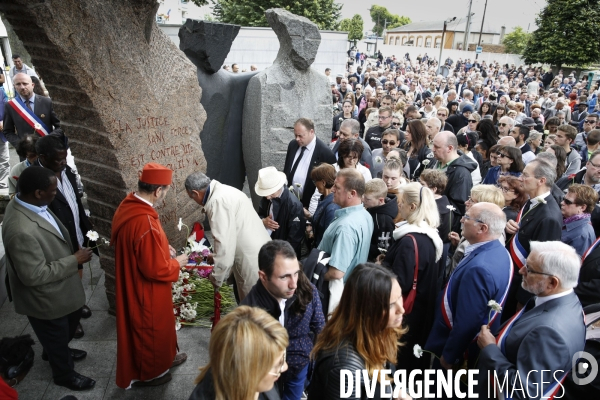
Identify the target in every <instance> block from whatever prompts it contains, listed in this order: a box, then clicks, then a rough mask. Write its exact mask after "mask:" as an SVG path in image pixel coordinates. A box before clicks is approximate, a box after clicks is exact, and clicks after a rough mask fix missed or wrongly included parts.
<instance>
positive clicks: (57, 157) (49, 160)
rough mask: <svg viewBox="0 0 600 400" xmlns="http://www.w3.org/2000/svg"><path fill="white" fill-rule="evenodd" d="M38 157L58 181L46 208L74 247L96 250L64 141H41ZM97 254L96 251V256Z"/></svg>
mask: <svg viewBox="0 0 600 400" xmlns="http://www.w3.org/2000/svg"><path fill="white" fill-rule="evenodd" d="M35 150H36V152H37V154H38V160H37V162H36V165H40V166H42V167H44V168H48V169H50V170H51V171H52V172H54V174H55V175H56V178H57V179H58V191H57V192H56V197H55V198H54V200H53V201H52V202H50V204H49V205H48V208H49V209H50V210H51V211H52V212H53V213H54V214H55V215H56V217H57V218H58V219H59V220H60V222H62V223H63V225H64V226H65V227H66V228H67V230H68V231H69V237H70V239H71V243H72V244H73V247H74V248H76V249H79V248H83V247H95V245H96V243H95V242H89V240H88V238H87V237H86V233H87V232H88V231H90V230H92V224H91V222H90V220H89V218H88V217H87V215H86V214H85V209H84V208H83V203H82V202H81V195H80V194H79V191H78V190H77V181H76V178H75V174H74V173H73V171H72V170H71V168H70V167H69V166H68V165H67V147H66V146H65V143H64V141H63V140H62V139H61V138H60V137H58V136H55V135H47V136H44V137H42V138H40V139H39V140H38V141H37V142H36V144H35ZM97 251H98V250H96V252H97ZM82 271H83V266H82V265H79V275H80V276H82ZM91 315H92V312H91V311H90V309H89V307H88V306H87V305H84V306H83V307H82V314H81V317H82V318H89V317H90V316H91ZM83 334H84V332H83V328H82V327H81V324H79V325H78V327H77V331H76V332H75V338H77V339H79V338H81V337H82V336H83Z"/></svg>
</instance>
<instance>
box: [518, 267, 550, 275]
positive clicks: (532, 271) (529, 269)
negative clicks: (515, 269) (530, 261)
mask: <svg viewBox="0 0 600 400" xmlns="http://www.w3.org/2000/svg"><path fill="white" fill-rule="evenodd" d="M523 268H525V271H527V273H528V274H538V275H546V276H554V275H552V274H547V273H545V272H540V271H534V270H532V269H531V267H530V266H529V265H527V264H525V265H523Z"/></svg>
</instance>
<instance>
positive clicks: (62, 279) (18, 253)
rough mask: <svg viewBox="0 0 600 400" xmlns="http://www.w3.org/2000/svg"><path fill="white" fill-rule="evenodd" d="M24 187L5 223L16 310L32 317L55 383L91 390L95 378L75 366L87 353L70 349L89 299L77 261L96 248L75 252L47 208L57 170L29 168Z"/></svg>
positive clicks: (23, 178) (88, 257) (21, 180)
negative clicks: (84, 373)
mask: <svg viewBox="0 0 600 400" xmlns="http://www.w3.org/2000/svg"><path fill="white" fill-rule="evenodd" d="M19 189H20V191H19V193H18V194H17V195H16V196H15V197H14V199H13V200H12V201H10V202H9V203H8V206H7V207H6V213H5V216H4V221H3V226H2V239H3V242H4V248H5V250H6V259H7V261H8V265H7V266H8V279H9V282H10V289H11V293H12V296H13V301H14V305H15V311H16V312H17V313H18V314H21V315H26V316H27V318H28V319H29V323H30V324H31V327H32V328H33V331H34V332H35V334H36V336H37V338H38V340H39V341H40V343H41V345H42V346H43V348H44V351H43V353H42V359H43V360H46V361H49V362H50V367H51V368H52V377H53V378H54V383H56V384H57V385H59V386H64V387H67V388H69V389H71V390H86V389H91V388H93V387H94V385H95V383H96V382H95V381H94V380H93V379H90V378H88V377H85V376H83V375H80V374H78V373H77V372H75V371H74V368H73V361H74V360H75V361H76V360H81V359H83V358H84V357H85V356H86V355H87V353H86V352H85V351H82V350H76V349H71V348H69V342H70V341H71V339H72V338H73V335H74V333H75V328H76V327H77V324H78V322H79V318H80V316H81V306H82V305H83V304H84V303H85V293H84V291H83V286H82V285H81V279H80V278H79V276H77V265H78V264H83V263H86V262H88V261H90V260H91V258H92V250H91V249H79V250H77V251H74V249H73V246H72V245H71V241H70V239H69V232H68V231H67V228H65V226H64V225H63V224H62V223H61V222H60V220H59V219H58V218H56V216H55V215H54V214H53V213H52V212H50V211H49V210H48V209H47V207H48V204H50V203H51V202H52V200H53V199H54V196H55V194H56V191H57V179H56V176H55V175H54V173H53V172H52V171H50V170H48V169H44V168H41V167H36V166H32V167H29V168H26V169H25V170H24V171H23V173H21V175H20V177H19Z"/></svg>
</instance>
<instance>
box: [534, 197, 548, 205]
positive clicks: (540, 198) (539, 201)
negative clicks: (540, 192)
mask: <svg viewBox="0 0 600 400" xmlns="http://www.w3.org/2000/svg"><path fill="white" fill-rule="evenodd" d="M536 199H537V201H538V203H540V204H548V202H547V201H546V199H545V198H543V197H536Z"/></svg>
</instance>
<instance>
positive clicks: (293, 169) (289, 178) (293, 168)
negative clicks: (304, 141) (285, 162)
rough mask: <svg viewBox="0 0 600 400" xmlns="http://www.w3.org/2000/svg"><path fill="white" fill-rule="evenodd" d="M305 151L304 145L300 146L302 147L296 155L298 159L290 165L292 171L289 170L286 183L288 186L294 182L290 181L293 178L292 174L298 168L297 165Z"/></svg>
mask: <svg viewBox="0 0 600 400" xmlns="http://www.w3.org/2000/svg"><path fill="white" fill-rule="evenodd" d="M305 151H306V146H302V148H301V150H300V155H299V156H298V159H297V160H296V162H295V163H294V165H293V166H292V171H291V172H290V176H288V180H289V182H288V185H289V186H292V185H293V184H294V182H292V181H293V179H294V175H295V174H296V170H297V169H298V165H299V164H300V160H302V156H303V155H304V152H305Z"/></svg>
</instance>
